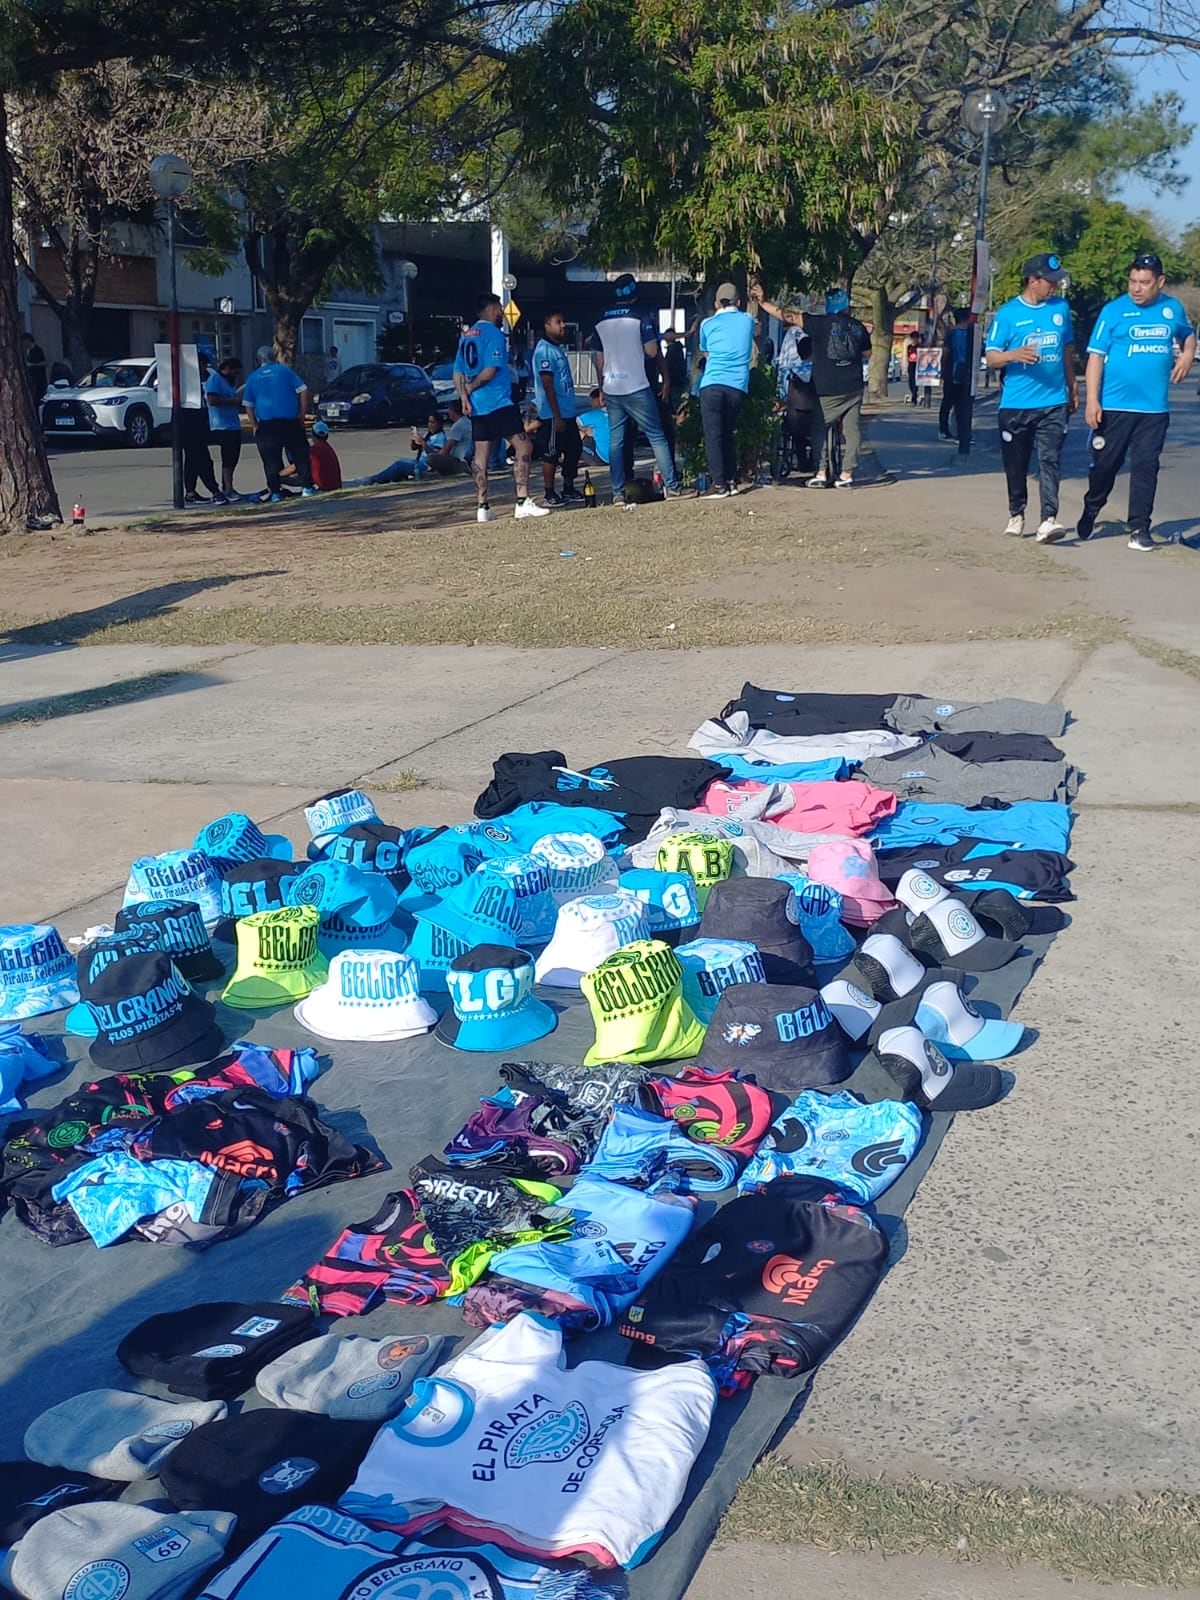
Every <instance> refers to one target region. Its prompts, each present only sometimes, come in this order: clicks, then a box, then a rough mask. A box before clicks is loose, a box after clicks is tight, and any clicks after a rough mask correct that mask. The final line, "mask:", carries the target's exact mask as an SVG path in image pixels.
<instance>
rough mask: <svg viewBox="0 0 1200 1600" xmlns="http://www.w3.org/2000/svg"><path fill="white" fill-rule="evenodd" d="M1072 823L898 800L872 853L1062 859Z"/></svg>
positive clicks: (1053, 803) (1054, 814) (1017, 806)
mask: <svg viewBox="0 0 1200 1600" xmlns="http://www.w3.org/2000/svg"><path fill="white" fill-rule="evenodd" d="M506 820H507V819H506ZM1071 820H1072V818H1071V808H1070V806H1064V805H1062V804H1060V802H1059V801H1057V800H1017V801H1015V802H1014V803H1013V804H1012V805H1011V806H981V807H978V808H976V807H974V806H972V807H969V808H968V807H966V806H954V805H937V804H931V805H926V804H925V803H924V802H923V801H920V800H901V802H900V804H899V805H898V806H897V807H896V809H895V811H894V812H893V814H892V815H891V816H890V817H885V818H884V819H883V821H882V822H880V823H877V824H876V826H875V827H874V828H872V830H871V843H872V844H873V845H874V846H875V848H876V850H907V849H908V848H909V846H910V845H917V844H954V843H955V841H956V840H958V839H982V840H987V841H990V842H991V843H992V844H999V845H1004V846H1005V847H1006V848H1007V849H1010V850H1057V851H1059V852H1061V853H1062V854H1064V855H1065V854H1066V850H1067V846H1068V844H1069V843H1070V839H1071Z"/></svg>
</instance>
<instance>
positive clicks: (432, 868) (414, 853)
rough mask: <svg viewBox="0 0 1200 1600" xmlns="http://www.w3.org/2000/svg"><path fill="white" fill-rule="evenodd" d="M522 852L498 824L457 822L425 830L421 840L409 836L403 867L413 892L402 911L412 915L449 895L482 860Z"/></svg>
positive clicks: (522, 847) (508, 830)
mask: <svg viewBox="0 0 1200 1600" xmlns="http://www.w3.org/2000/svg"><path fill="white" fill-rule="evenodd" d="M415 831H416V830H414V832H415ZM523 851H524V846H523V845H521V844H519V843H518V842H517V840H516V838H515V837H514V836H513V833H512V831H511V830H510V829H509V828H506V827H505V826H504V825H503V823H502V822H461V823H457V824H455V826H454V827H452V828H430V829H427V830H425V834H424V837H422V838H412V837H410V839H409V842H408V844H407V846H406V848H405V853H404V864H405V866H406V867H407V868H408V871H409V874H410V876H411V877H412V882H413V890H414V893H413V894H412V896H411V897H410V898H409V899H408V900H407V902H406V909H408V910H410V911H413V912H416V911H418V910H419V909H421V908H422V907H423V906H425V905H426V904H428V902H429V900H430V899H436V898H437V897H439V896H441V895H444V894H447V893H449V891H450V890H451V889H453V888H455V887H456V886H457V885H458V884H460V883H462V882H463V881H464V880H465V879H467V878H469V877H470V876H471V874H472V873H473V872H474V871H475V869H476V868H477V867H478V866H481V865H482V863H483V862H485V861H494V860H495V859H496V858H497V857H498V856H516V855H521V854H522V853H523Z"/></svg>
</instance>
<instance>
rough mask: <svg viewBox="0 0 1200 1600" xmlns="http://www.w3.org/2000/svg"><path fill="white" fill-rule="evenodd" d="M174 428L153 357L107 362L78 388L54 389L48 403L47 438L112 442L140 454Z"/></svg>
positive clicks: (48, 392)
mask: <svg viewBox="0 0 1200 1600" xmlns="http://www.w3.org/2000/svg"><path fill="white" fill-rule="evenodd" d="M170 426H171V405H170V396H169V395H168V396H167V399H166V403H165V404H164V403H162V402H161V401H160V400H159V394H158V368H157V366H156V365H155V362H154V358H153V356H129V357H127V358H126V359H125V360H124V361H105V362H104V363H103V364H102V365H101V366H98V367H95V368H94V369H93V370H92V371H91V372H89V373H88V375H87V377H86V378H82V379H81V380H80V381H79V382H78V383H77V384H74V385H71V384H67V383H61V382H60V383H52V384H51V385H50V387H49V388H48V389H47V390H46V393H45V396H44V397H43V399H42V432H43V433H44V434H45V435H46V437H47V438H52V439H72V438H92V439H111V440H112V441H113V442H114V443H117V444H128V445H132V446H133V447H134V448H135V449H139V450H140V449H144V448H145V447H146V446H147V445H149V444H153V443H154V437H155V434H156V433H157V432H158V431H159V429H161V428H169V427H170Z"/></svg>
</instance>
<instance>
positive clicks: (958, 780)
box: [860, 744, 1079, 806]
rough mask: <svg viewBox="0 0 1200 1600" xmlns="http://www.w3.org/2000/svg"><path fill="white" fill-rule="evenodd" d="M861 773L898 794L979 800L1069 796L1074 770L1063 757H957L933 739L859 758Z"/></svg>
mask: <svg viewBox="0 0 1200 1600" xmlns="http://www.w3.org/2000/svg"><path fill="white" fill-rule="evenodd" d="M860 771H861V775H862V777H863V778H865V779H866V781H867V782H868V783H873V784H876V785H877V786H878V787H879V788H880V789H890V790H891V791H892V793H893V794H895V795H897V796H898V797H899V798H900V799H901V800H924V801H926V802H928V803H935V804H939V805H954V806H978V805H982V804H983V803H984V801H985V800H1001V801H1003V802H1004V803H1005V804H1006V805H1011V804H1012V803H1013V801H1015V800H1057V801H1060V802H1062V803H1066V802H1068V801H1070V800H1071V799H1072V798H1073V796H1074V795H1075V792H1076V790H1077V789H1078V787H1079V780H1078V774H1077V773H1076V771H1075V768H1074V767H1069V766H1067V764H1066V762H1065V761H989V762H983V763H979V762H973V761H962V760H960V759H959V757H958V756H952V755H951V754H950V753H949V751H948V750H941V749H939V748H938V746H937V745H936V744H927V745H923V746H922V747H921V748H920V749H918V750H905V751H903V752H902V753H901V754H900V755H898V756H883V757H880V758H879V759H877V760H874V761H864V762H863V764H862V767H861V769H860Z"/></svg>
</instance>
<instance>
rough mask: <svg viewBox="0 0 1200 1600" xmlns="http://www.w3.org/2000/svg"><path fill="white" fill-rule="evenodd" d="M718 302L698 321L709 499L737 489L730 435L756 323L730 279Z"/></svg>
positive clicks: (737, 413) (742, 399)
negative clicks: (702, 371)
mask: <svg viewBox="0 0 1200 1600" xmlns="http://www.w3.org/2000/svg"><path fill="white" fill-rule="evenodd" d="M716 304H717V309H716V311H715V313H714V314H713V315H712V316H711V317H707V318H706V319H705V320H704V322H702V323H701V324H700V351H701V354H702V355H704V357H705V358H706V359H705V363H704V376H703V377H702V378H701V379H700V421H701V423H702V424H703V426H704V454H705V456H706V457H707V460H708V475H709V477H710V478H711V479H712V487H711V489H710V490H709V493H708V495H707V498H708V499H709V500H724V499H725V498H726V497H727V496H728V495H731V494H736V493H737V492H738V488H737V450H736V447H735V445H734V434H735V433H736V431H737V423H738V417H739V416H740V415H741V411H742V406H743V404H744V402H745V399H746V390H747V389H748V388H749V387H750V358H751V356H752V355H753V353H754V327H755V322H754V318H753V317H752V316H751V315H750V313H749V312H748V311H739V309H738V292H737V289H736V288H735V287H734V285H733V284H732V283H723V284H721V285H720V286H719V288H718V289H717V295H716Z"/></svg>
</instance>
